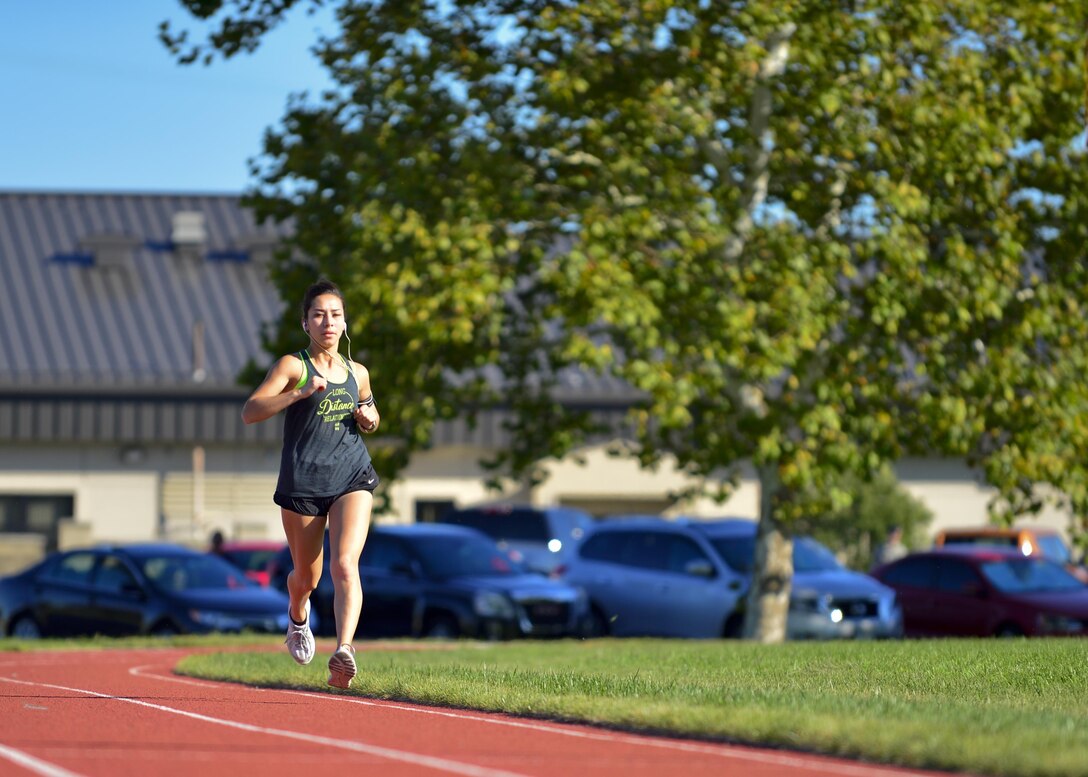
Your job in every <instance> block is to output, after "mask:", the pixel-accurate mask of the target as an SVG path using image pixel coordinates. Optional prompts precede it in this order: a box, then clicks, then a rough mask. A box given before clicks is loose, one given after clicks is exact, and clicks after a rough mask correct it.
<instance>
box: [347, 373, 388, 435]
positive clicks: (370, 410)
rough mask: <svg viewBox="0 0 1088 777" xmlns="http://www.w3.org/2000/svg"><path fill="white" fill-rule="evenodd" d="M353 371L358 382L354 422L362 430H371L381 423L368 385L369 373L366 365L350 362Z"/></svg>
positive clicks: (372, 391)
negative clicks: (357, 398) (357, 399)
mask: <svg viewBox="0 0 1088 777" xmlns="http://www.w3.org/2000/svg"><path fill="white" fill-rule="evenodd" d="M351 367H352V369H353V370H354V371H355V382H356V383H358V384H359V404H358V406H356V408H355V412H354V415H355V423H356V424H358V426H359V428H360V429H361V430H363V431H364V432H373V431H375V430H376V429H377V428H378V424H379V423H381V415H379V413H378V405H377V404H376V403H375V402H374V390H373V389H372V388H371V387H370V373H369V372H368V371H367V369H366V367H364V366H363V365H361V364H357V363H355V362H352V364H351Z"/></svg>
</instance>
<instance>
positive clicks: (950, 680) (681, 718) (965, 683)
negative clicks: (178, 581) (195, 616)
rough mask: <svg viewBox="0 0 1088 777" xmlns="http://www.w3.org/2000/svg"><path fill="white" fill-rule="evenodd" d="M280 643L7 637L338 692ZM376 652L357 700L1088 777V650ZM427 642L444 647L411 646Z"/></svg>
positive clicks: (711, 647)
mask: <svg viewBox="0 0 1088 777" xmlns="http://www.w3.org/2000/svg"><path fill="white" fill-rule="evenodd" d="M280 641H281V640H280V639H279V638H278V637H277V638H254V637H244V636H243V637H212V638H207V637H203V638H185V637H178V638H174V639H170V640H155V639H150V640H149V639H131V640H102V639H99V640H78V641H77V640H66V641H63V642H61V641H41V642H33V643H27V642H23V643H19V642H17V641H13V640H0V649H9V650H10V649H16V650H22V649H43V648H45V649H48V648H58V647H64V648H72V647H77V648H78V647H84V648H87V647H89V648H104V647H148V646H154V645H158V646H200V647H202V648H205V649H206V650H204V651H202V652H201V653H200V654H196V655H192V656H189V657H187V658H186V659H185V660H184V661H183V662H182V663H181V665H180V666H179V671H181V672H182V673H184V674H188V675H192V676H195V677H205V678H209V679H216V680H227V681H234V682H244V683H249V684H253V685H262V686H270V687H289V688H305V689H311V690H322V691H325V690H329V689H328V687H327V686H326V685H325V666H324V661H323V660H321V656H319V657H318V659H317V660H315V661H314V663H313V664H311V665H310V666H306V667H300V666H297V665H296V664H294V663H293V662H292V661H291V660H290V659H289V658H288V657H287V655H286V654H285V653H283V652H282V645H279V644H278V643H279V642H280ZM246 645H254V646H258V647H260V648H262V649H261V650H259V651H257V652H254V651H245V650H244V647H245V646H246ZM360 646H361V647H364V648H366V649H364V650H362V651H361V652H360V669H361V671H360V675H359V677H358V678H356V681H355V685H354V687H353V691H352V692H353V693H357V694H360V695H364V696H370V697H378V698H383V699H397V700H407V701H416V702H422V703H426V704H436V705H443V706H452V707H461V708H470V709H480V710H496V711H504V712H511V713H516V714H521V715H529V716H533V717H540V718H547V719H552V720H566V721H581V722H587V723H592V724H596V725H602V726H608V727H615V728H622V729H626V730H633V731H646V732H669V733H675V734H681V735H685V736H691V737H698V738H705V739H713V740H725V741H733V742H745V743H752V744H764V745H771V746H776V747H786V748H793V749H798V750H808V751H813V752H821V753H829V754H834V755H842V756H848V757H854V758H860V759H865V760H870V761H876V762H882V763H888V764H900V765H904V766H916V767H927V768H937V769H952V770H964V771H969V772H973V773H976V774H988V775H1016V776H1019V775H1086V774H1088V641H1086V640H1078V639H1068V640H935V641H895V642H875V643H874V642H849V643H787V644H784V645H771V646H768V645H758V644H754V643H750V642H735V641H666V640H607V639H606V640H595V641H586V642H577V641H565V642H528V641H526V642H510V643H499V644H492V643H475V642H457V643H426V644H425V643H417V642H398V643H365V642H364V643H360ZM319 647H328V646H324V645H322V646H319ZM414 647H427V648H436V649H427V650H413V649H405V648H414ZM209 648H210V649H211V650H207V649H209ZM386 648H389V649H386Z"/></svg>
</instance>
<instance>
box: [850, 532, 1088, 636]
mask: <svg viewBox="0 0 1088 777" xmlns="http://www.w3.org/2000/svg"><path fill="white" fill-rule="evenodd" d="M870 574H872V576H873V577H875V578H876V579H878V580H880V581H881V582H882V583H884V584H885V585H887V586H890V587H891V588H894V589H895V592H896V594H897V596H898V599H899V604H900V606H901V607H902V608H903V627H904V631H905V633H906V635H907V636H911V637H933V636H940V637H953V636H957V637H984V636H991V635H993V636H999V637H1011V636H1021V635H1026V636H1088V585H1085V584H1084V583H1082V582H1081V581H1080V580H1078V579H1077V578H1075V577H1073V575H1071V574H1070V573H1069V572H1067V571H1066V570H1065V568H1064V567H1062V565H1061V564H1057V563H1055V562H1053V561H1049V560H1047V559H1045V558H1041V557H1038V556H1025V555H1023V554H1022V553H1021V552H1020V551H1019V550H1006V549H1002V548H977V547H975V548H972V547H962V546H960V547H956V546H952V547H944V548H939V549H935V550H932V551H926V552H922V553H913V554H911V555H909V556H906V557H904V558H901V559H899V560H898V561H893V562H891V563H889V564H885V565H883V566H881V567H878V568H877V569H875V570H873V571H872V572H871V573H870Z"/></svg>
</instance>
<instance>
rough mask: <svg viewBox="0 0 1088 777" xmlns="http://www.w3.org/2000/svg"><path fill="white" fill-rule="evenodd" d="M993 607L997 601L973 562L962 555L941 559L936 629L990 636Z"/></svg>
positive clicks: (934, 615)
mask: <svg viewBox="0 0 1088 777" xmlns="http://www.w3.org/2000/svg"><path fill="white" fill-rule="evenodd" d="M992 610H993V604H992V602H991V601H990V599H988V598H987V596H986V585H985V583H983V581H982V578H981V576H980V575H979V574H978V572H976V571H975V569H974V568H973V567H972V566H971V565H970V564H968V563H966V562H964V561H962V560H961V559H958V558H942V559H940V560H938V562H937V591H936V596H935V597H934V604H933V609H932V622H931V628H932V633H934V634H942V635H949V636H964V637H984V636H990V623H991V621H992V615H991V611H992Z"/></svg>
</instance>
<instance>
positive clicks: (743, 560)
mask: <svg viewBox="0 0 1088 777" xmlns="http://www.w3.org/2000/svg"><path fill="white" fill-rule="evenodd" d="M710 544H711V545H713V546H714V550H716V551H718V553H719V554H720V555H721V557H722V559H723V560H724V561H725V563H726V564H728V565H729V566H730V568H732V569H734V570H735V571H737V572H740V573H741V574H748V573H750V572H751V571H752V565H753V564H754V563H755V557H756V539H755V537H719V538H716V539H712V540H711V541H710Z"/></svg>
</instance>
